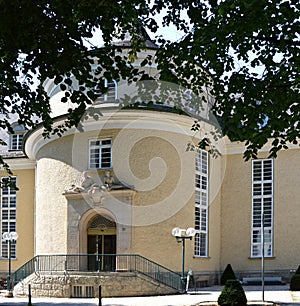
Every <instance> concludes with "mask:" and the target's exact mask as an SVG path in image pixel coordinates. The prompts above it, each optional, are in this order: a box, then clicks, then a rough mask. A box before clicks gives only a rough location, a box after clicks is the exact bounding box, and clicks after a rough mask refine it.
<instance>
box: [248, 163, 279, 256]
mask: <svg viewBox="0 0 300 306" xmlns="http://www.w3.org/2000/svg"><path fill="white" fill-rule="evenodd" d="M273 172H274V171H273V160H272V159H262V160H253V161H252V234H251V257H261V255H262V227H264V249H265V252H264V253H265V254H264V256H266V257H271V256H273V219H274V216H273V214H274V212H273V210H274V203H273V194H274V190H273V188H274V184H273ZM263 217H264V226H262V218H263Z"/></svg>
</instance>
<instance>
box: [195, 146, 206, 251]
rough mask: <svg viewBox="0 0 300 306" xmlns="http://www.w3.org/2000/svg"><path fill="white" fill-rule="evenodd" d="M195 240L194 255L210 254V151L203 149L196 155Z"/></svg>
mask: <svg viewBox="0 0 300 306" xmlns="http://www.w3.org/2000/svg"><path fill="white" fill-rule="evenodd" d="M195 162H196V165H195V166H196V169H195V230H196V235H195V240H194V255H195V256H197V257H207V256H208V153H207V152H206V151H203V150H199V151H197V152H196V156H195Z"/></svg>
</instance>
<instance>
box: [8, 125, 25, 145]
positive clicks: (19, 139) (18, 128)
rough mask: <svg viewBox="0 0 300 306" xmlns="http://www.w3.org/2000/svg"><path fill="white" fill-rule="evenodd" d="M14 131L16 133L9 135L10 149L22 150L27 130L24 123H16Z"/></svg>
mask: <svg viewBox="0 0 300 306" xmlns="http://www.w3.org/2000/svg"><path fill="white" fill-rule="evenodd" d="M13 131H14V134H10V135H9V150H10V151H21V150H22V144H23V138H24V134H25V132H26V130H25V128H24V126H23V125H15V126H14V127H13Z"/></svg>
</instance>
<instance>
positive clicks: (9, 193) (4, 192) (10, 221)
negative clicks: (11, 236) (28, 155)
mask: <svg viewBox="0 0 300 306" xmlns="http://www.w3.org/2000/svg"><path fill="white" fill-rule="evenodd" d="M8 179H9V178H8V177H2V178H1V182H2V183H4V181H5V180H8ZM10 186H11V187H10ZM10 186H6V185H5V184H4V185H3V187H2V188H1V237H2V235H3V233H5V232H15V231H16V224H17V219H16V217H17V216H16V212H17V211H16V208H17V207H16V205H17V191H16V189H15V188H13V186H16V178H15V177H11V178H10ZM0 251H1V252H0V255H1V257H2V258H8V242H7V241H2V243H1V250H0ZM10 255H11V258H16V243H15V242H13V241H12V242H11V254H10Z"/></svg>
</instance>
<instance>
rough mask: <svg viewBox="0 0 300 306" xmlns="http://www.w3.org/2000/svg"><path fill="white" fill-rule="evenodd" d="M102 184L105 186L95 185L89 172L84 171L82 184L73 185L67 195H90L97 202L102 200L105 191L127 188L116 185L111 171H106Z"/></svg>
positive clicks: (66, 192)
mask: <svg viewBox="0 0 300 306" xmlns="http://www.w3.org/2000/svg"><path fill="white" fill-rule="evenodd" d="M102 182H103V185H99V184H95V183H94V180H93V178H92V177H91V176H89V175H88V173H87V171H84V172H82V178H81V180H80V183H79V184H78V185H75V184H73V185H71V187H70V188H69V189H67V190H66V191H65V194H73V193H75V194H76V193H88V195H89V196H91V197H92V198H93V200H95V201H96V202H97V201H100V200H101V197H102V195H103V192H104V191H111V190H115V189H124V188H126V187H125V186H124V185H123V184H121V183H116V181H115V179H114V177H113V175H112V173H111V171H110V170H107V171H105V173H104V178H103V179H102Z"/></svg>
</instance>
